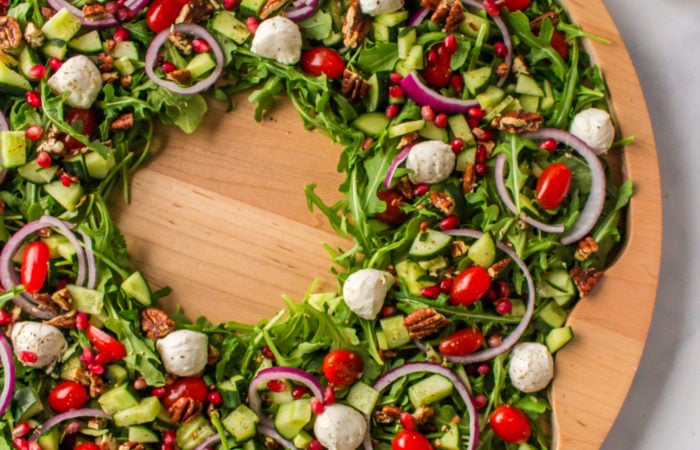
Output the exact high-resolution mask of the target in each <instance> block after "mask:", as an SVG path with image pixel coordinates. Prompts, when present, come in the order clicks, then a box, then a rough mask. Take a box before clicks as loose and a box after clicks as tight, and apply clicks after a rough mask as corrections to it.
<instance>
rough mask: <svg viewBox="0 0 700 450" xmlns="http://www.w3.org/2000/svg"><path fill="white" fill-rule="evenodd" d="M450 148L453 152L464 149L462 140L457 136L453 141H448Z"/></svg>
mask: <svg viewBox="0 0 700 450" xmlns="http://www.w3.org/2000/svg"><path fill="white" fill-rule="evenodd" d="M450 148H451V149H452V151H453V152H455V153H459V152H461V151H462V150H464V141H463V140H462V139H459V138H457V139H455V140H454V141H452V142H450Z"/></svg>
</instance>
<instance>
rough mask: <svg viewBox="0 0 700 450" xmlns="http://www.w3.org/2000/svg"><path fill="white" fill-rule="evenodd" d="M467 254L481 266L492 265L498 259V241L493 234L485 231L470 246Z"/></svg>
mask: <svg viewBox="0 0 700 450" xmlns="http://www.w3.org/2000/svg"><path fill="white" fill-rule="evenodd" d="M467 256H468V257H469V259H471V260H472V262H473V263H474V264H476V265H477V266H481V267H485V268H486V267H490V266H491V265H492V264H493V262H494V260H495V259H496V243H495V242H494V240H493V238H492V237H491V234H489V233H484V234H483V235H482V236H481V237H480V238H479V239H477V240H476V241H474V243H473V244H472V245H471V246H470V247H469V250H468V251H467Z"/></svg>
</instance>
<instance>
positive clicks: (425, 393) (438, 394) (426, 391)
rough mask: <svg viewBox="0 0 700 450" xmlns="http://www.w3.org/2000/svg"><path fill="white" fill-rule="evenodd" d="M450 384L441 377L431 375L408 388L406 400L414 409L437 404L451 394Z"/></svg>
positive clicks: (451, 387)
mask: <svg viewBox="0 0 700 450" xmlns="http://www.w3.org/2000/svg"><path fill="white" fill-rule="evenodd" d="M453 388H454V386H453V385H452V382H451V381H450V380H448V379H447V378H445V377H443V376H442V375H437V374H435V375H431V376H429V377H428V378H424V379H422V380H420V381H419V382H417V383H415V384H413V385H412V386H411V387H409V388H408V399H409V400H411V403H412V404H413V406H414V407H415V408H418V407H420V406H425V405H429V404H431V403H434V402H438V401H440V400H442V399H443V398H445V397H448V396H449V395H450V394H452V389H453Z"/></svg>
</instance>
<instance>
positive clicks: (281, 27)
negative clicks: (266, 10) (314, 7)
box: [250, 16, 301, 64]
mask: <svg viewBox="0 0 700 450" xmlns="http://www.w3.org/2000/svg"><path fill="white" fill-rule="evenodd" d="M250 49H251V50H252V51H253V53H257V54H258V55H260V56H263V57H265V58H272V59H274V60H276V61H277V62H279V63H282V64H296V63H297V62H299V58H301V31H300V30H299V27H298V26H297V24H296V23H294V22H293V21H291V20H289V19H287V18H286V17H282V16H275V17H272V18H270V19H267V20H263V21H262V22H261V23H260V25H259V26H258V29H257V31H256V32H255V36H254V37H253V43H252V45H251V47H250Z"/></svg>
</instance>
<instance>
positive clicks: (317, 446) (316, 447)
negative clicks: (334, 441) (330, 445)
mask: <svg viewBox="0 0 700 450" xmlns="http://www.w3.org/2000/svg"><path fill="white" fill-rule="evenodd" d="M309 450H323V445H321V443H320V442H319V441H317V440H316V439H314V440H313V441H311V442H309Z"/></svg>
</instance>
